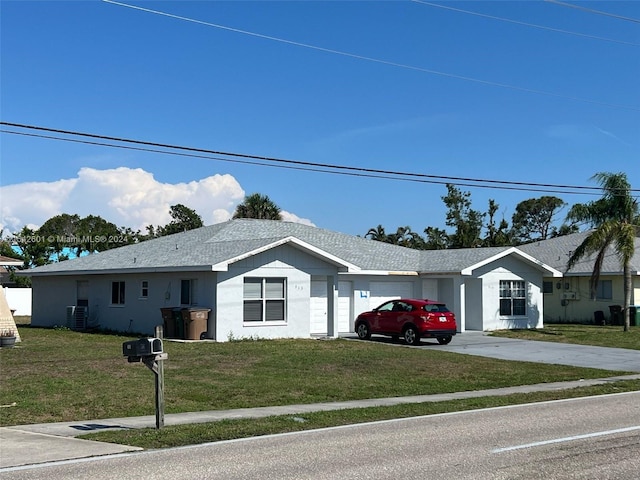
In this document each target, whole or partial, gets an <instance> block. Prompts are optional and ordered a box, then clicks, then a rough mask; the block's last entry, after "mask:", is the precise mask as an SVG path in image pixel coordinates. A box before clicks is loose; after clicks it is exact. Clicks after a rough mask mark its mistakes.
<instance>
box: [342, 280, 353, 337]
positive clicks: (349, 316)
mask: <svg viewBox="0 0 640 480" xmlns="http://www.w3.org/2000/svg"><path fill="white" fill-rule="evenodd" d="M352 291H353V289H352V287H351V282H338V333H349V332H353V331H354V329H353V320H354V319H353V313H351V296H352Z"/></svg>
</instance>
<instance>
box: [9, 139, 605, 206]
mask: <svg viewBox="0 0 640 480" xmlns="http://www.w3.org/2000/svg"><path fill="white" fill-rule="evenodd" d="M0 132H2V133H9V134H14V135H22V136H26V137H35V138H43V139H47V140H59V141H63V142H72V143H81V144H85V145H97V146H102V147H110V148H120V149H124V150H134V151H139V152H146V153H159V154H163V155H173V156H179V157H189V158H202V159H207V160H216V161H222V162H229V163H238V164H243V165H257V166H261V167H272V168H283V169H287V170H301V171H306V172H317V173H328V174H334V175H344V176H351V177H360V178H379V179H382V180H399V181H403V182H414V183H429V184H436V185H447V184H455V185H457V186H461V187H472V188H473V187H475V188H492V189H497V190H516V191H527V192H537V193H558V194H573V195H599V194H598V193H597V192H572V191H569V190H549V189H539V188H527V187H509V186H495V185H482V184H476V183H461V182H455V183H454V182H452V181H445V180H427V179H418V178H408V177H403V176H401V175H403V174H402V173H397V174H395V173H389V174H386V175H382V174H375V173H356V172H344V171H335V170H331V169H329V168H320V167H311V166H309V167H304V166H293V165H278V164H268V163H261V162H259V161H257V160H256V161H254V160H240V159H229V158H222V157H215V156H212V155H204V154H195V153H184V152H171V151H167V150H158V149H154V148H145V147H133V146H131V145H116V144H113V143H106V142H98V141H90V140H79V139H73V138H63V137H56V136H53V135H42V134H37V133H26V132H14V131H10V130H2V129H0ZM364 171H366V169H364ZM389 175H400V176H389ZM563 188H565V187H563ZM578 188H591V187H578ZM594 188H595V187H594Z"/></svg>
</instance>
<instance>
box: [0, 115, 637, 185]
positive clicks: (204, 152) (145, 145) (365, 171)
mask: <svg viewBox="0 0 640 480" xmlns="http://www.w3.org/2000/svg"><path fill="white" fill-rule="evenodd" d="M0 125H5V126H8V127H14V128H22V129H25V130H35V131H39V132H48V133H54V134H58V135H69V136H73V137H83V138H89V139H91V140H78V139H69V138H64V137H59V136H51V135H43V134H34V133H25V132H15V131H11V130H0V131H1V132H2V133H9V134H15V135H24V136H31V137H39V138H46V139H53V140H61V141H70V142H75V143H86V144H91V145H100V146H107V147H113V148H125V149H129V150H138V151H145V152H153V153H162V154H170V155H181V156H185V157H197V158H208V159H213V160H220V161H226V162H234V163H244V164H250V165H261V166H277V167H280V168H290V169H296V170H310V171H319V172H323V173H335V174H342V175H351V176H361V177H367V176H369V177H375V178H387V179H395V180H405V181H416V182H423V183H437V184H447V183H453V184H456V185H462V186H467V187H479V188H497V189H505V190H524V191H536V192H552V193H571V194H585V193H586V194H595V193H596V192H594V191H598V192H599V191H600V187H588V186H579V185H558V184H544V183H531V182H515V181H505V180H492V179H478V178H468V177H451V176H441V175H428V174H421V173H411V172H398V171H393V170H380V169H372V168H363V167H350V166H346V165H335V164H327V163H316V162H305V161H300V160H288V159H282V158H276V157H267V156H258V155H250V154H242V153H236V152H223V151H217V150H209V149H203V148H196V147H186V146H180V145H171V144H165V143H157V142H148V141H143V140H132V139H127V138H120V137H112V136H106V135H97V134H91V133H84V132H77V131H70V130H61V129H54V128H47V127H38V126H33V125H25V124H20V123H11V122H4V121H2V122H0ZM95 140H101V141H102V142H97V141H95ZM104 141H109V142H119V143H125V144H132V145H137V146H136V147H133V146H130V145H114V144H113V143H105V142H104ZM151 147H154V148H151ZM159 148H160V149H169V150H177V151H178V152H171V151H166V150H159ZM184 152H189V153H184ZM211 155H218V157H212V156H211ZM219 155H222V156H224V157H231V158H222V157H219ZM239 159H246V160H239ZM264 162H269V163H264ZM389 176H392V177H389ZM460 182H463V183H460ZM549 189H552V190H549ZM567 190H573V191H567ZM632 191H638V192H640V190H632Z"/></svg>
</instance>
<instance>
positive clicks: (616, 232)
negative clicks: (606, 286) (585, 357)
mask: <svg viewBox="0 0 640 480" xmlns="http://www.w3.org/2000/svg"><path fill="white" fill-rule="evenodd" d="M592 179H594V180H596V181H597V182H598V183H599V184H600V186H601V187H602V191H603V195H602V198H600V199H599V200H596V201H593V202H588V203H585V204H576V205H574V206H573V207H571V210H569V213H568V214H567V218H568V219H569V220H572V221H575V222H586V223H589V224H590V225H591V227H592V228H593V230H592V231H591V232H590V233H589V235H588V236H587V237H586V238H585V239H584V241H583V242H582V244H580V245H579V246H578V248H576V250H575V251H574V252H573V253H572V254H571V256H570V257H569V261H568V262H567V271H568V270H569V269H571V267H573V266H574V265H575V264H576V263H577V262H578V261H579V260H580V259H581V258H584V257H588V256H591V255H594V254H595V256H596V258H595V262H594V264H593V272H592V273H591V279H590V282H589V287H590V289H591V296H592V297H593V296H595V291H596V287H597V285H598V280H599V278H600V271H601V269H602V263H603V261H604V259H605V254H606V252H607V249H609V248H610V247H611V248H613V250H614V251H615V253H616V255H617V256H618V258H619V259H620V263H621V265H622V267H623V274H624V309H623V315H624V331H625V332H627V331H629V323H630V322H629V313H630V309H629V304H630V301H631V268H630V262H631V258H632V257H633V255H634V253H635V237H636V234H637V233H638V231H639V228H638V220H639V219H640V213H639V209H638V202H637V201H636V200H635V199H634V198H633V197H632V196H631V186H630V185H629V182H628V180H627V176H626V174H624V173H606V172H604V173H596V174H595V175H594V176H593V177H592Z"/></svg>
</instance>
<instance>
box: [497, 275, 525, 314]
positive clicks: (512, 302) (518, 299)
mask: <svg viewBox="0 0 640 480" xmlns="http://www.w3.org/2000/svg"><path fill="white" fill-rule="evenodd" d="M526 314H527V295H526V289H525V282H524V281H523V280H500V315H504V316H520V317H521V316H525V315H526Z"/></svg>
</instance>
